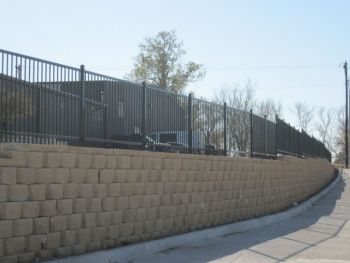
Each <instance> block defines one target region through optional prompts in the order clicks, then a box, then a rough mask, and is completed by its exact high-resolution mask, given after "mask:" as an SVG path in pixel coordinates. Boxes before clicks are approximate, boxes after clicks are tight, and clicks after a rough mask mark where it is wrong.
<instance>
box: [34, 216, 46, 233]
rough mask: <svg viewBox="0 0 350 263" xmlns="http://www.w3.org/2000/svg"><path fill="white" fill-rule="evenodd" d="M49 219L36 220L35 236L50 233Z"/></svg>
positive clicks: (40, 218) (39, 218)
mask: <svg viewBox="0 0 350 263" xmlns="http://www.w3.org/2000/svg"><path fill="white" fill-rule="evenodd" d="M49 220H50V218H49V217H38V218H34V219H33V221H34V231H33V232H34V234H45V233H48V232H49Z"/></svg>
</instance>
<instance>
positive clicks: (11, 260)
mask: <svg viewBox="0 0 350 263" xmlns="http://www.w3.org/2000/svg"><path fill="white" fill-rule="evenodd" d="M6 160H7V159H6ZM17 262H18V256H6V257H1V263H17Z"/></svg>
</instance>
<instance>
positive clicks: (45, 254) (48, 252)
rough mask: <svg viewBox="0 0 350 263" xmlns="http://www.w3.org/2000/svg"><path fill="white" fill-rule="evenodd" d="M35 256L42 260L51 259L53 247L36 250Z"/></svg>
mask: <svg viewBox="0 0 350 263" xmlns="http://www.w3.org/2000/svg"><path fill="white" fill-rule="evenodd" d="M36 253H37V257H38V258H41V259H42V260H49V259H52V257H53V256H54V255H53V249H41V250H40V251H37V252H36Z"/></svg>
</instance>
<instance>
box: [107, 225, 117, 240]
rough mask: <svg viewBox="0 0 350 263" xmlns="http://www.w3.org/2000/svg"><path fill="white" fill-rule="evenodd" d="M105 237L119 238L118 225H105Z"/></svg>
mask: <svg viewBox="0 0 350 263" xmlns="http://www.w3.org/2000/svg"><path fill="white" fill-rule="evenodd" d="M107 238H110V239H117V238H119V226H118V225H109V226H107Z"/></svg>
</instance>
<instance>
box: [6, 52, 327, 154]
mask: <svg viewBox="0 0 350 263" xmlns="http://www.w3.org/2000/svg"><path fill="white" fill-rule="evenodd" d="M0 59H1V60H0V61H1V62H0V63H1V64H0V109H1V111H0V141H1V142H10V141H11V142H27V143H45V144H67V145H81V146H96V147H113V148H127V149H130V148H131V149H139V150H142V149H143V150H149V151H165V152H179V153H196V154H215V155H229V156H234V155H240V156H251V157H259V158H276V157H277V155H278V154H291V155H295V156H300V157H301V156H316V157H323V158H327V159H328V160H330V159H331V155H330V152H329V151H328V150H327V149H326V147H325V146H324V145H323V144H322V143H321V142H319V141H317V140H316V139H315V138H313V137H311V136H309V135H307V134H306V133H305V132H299V131H298V130H296V129H295V128H293V127H291V126H290V125H288V124H287V123H285V122H284V121H283V120H280V119H279V118H277V117H276V121H275V122H273V121H270V120H267V119H266V117H261V116H258V115H256V114H253V112H245V111H241V110H239V109H235V108H232V107H228V106H227V105H226V104H223V105H220V104H216V103H213V102H209V101H206V100H204V99H198V98H193V96H192V95H191V94H190V95H189V96H185V95H181V94H175V93H172V92H169V91H166V90H164V89H160V88H158V87H155V86H152V85H146V84H145V83H143V84H137V83H132V82H129V81H125V80H120V79H116V78H113V77H109V76H105V75H101V74H97V73H94V72H90V71H87V70H85V68H84V66H81V67H80V68H74V67H69V66H65V65H61V64H58V63H53V62H49V61H45V60H42V59H37V58H33V57H29V56H25V55H21V54H17V53H13V52H9V51H5V50H1V49H0Z"/></svg>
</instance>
